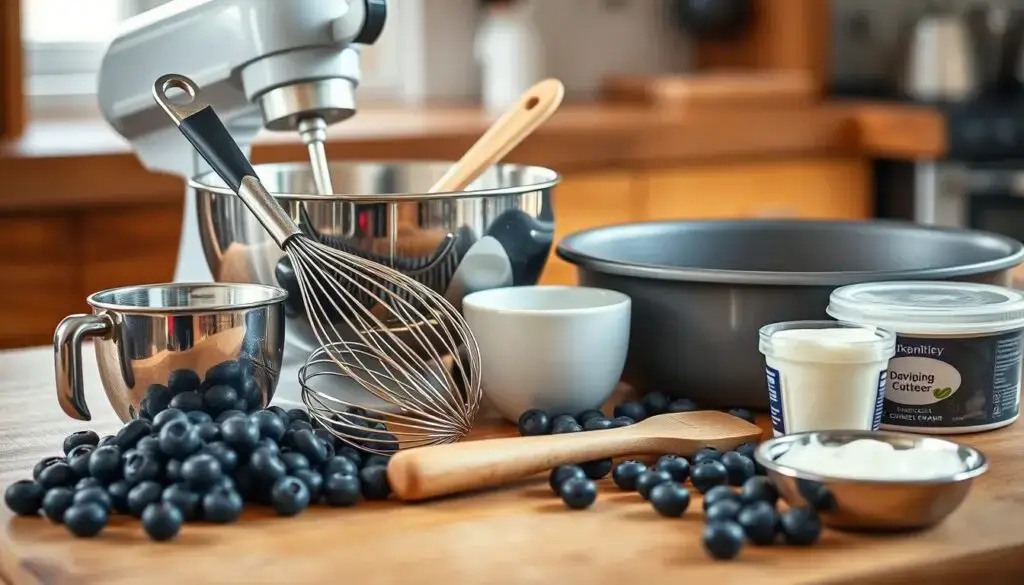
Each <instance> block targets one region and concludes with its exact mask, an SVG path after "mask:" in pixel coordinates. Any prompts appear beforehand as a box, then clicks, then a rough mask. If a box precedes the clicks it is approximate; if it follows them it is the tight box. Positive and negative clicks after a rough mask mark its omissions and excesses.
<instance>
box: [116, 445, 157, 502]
mask: <svg viewBox="0 0 1024 585" xmlns="http://www.w3.org/2000/svg"><path fill="white" fill-rule="evenodd" d="M161 471H162V469H161V467H160V461H159V460H158V459H157V458H155V457H153V456H152V455H151V454H149V453H145V452H143V451H130V452H128V453H126V454H125V456H124V480H125V481H127V482H128V483H130V484H131V485H138V484H140V483H142V482H144V481H156V480H159V479H160V474H161ZM139 512H140V513H141V512H142V511H141V510H140V511H139Z"/></svg>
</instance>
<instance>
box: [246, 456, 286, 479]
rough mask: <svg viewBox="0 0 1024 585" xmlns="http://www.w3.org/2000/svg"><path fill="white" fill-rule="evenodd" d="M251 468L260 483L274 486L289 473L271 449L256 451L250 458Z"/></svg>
mask: <svg viewBox="0 0 1024 585" xmlns="http://www.w3.org/2000/svg"><path fill="white" fill-rule="evenodd" d="M249 468H250V469H251V470H252V472H253V473H254V474H255V476H256V477H257V478H259V479H260V481H262V482H264V483H265V484H267V485H272V484H273V483H274V482H275V481H277V480H279V479H281V478H282V477H284V476H285V474H286V473H288V468H287V467H285V465H284V461H281V458H280V457H278V456H277V454H276V453H274V452H272V451H270V450H269V449H256V450H255V451H253V452H252V456H251V457H250V458H249Z"/></svg>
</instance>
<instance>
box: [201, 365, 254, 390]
mask: <svg viewBox="0 0 1024 585" xmlns="http://www.w3.org/2000/svg"><path fill="white" fill-rule="evenodd" d="M245 378H246V371H245V367H244V366H243V364H242V362H240V361H238V360H227V361H224V362H221V363H219V364H217V365H215V366H213V367H211V368H210V369H208V370H206V374H204V375H203V383H202V384H201V387H203V388H208V389H209V388H212V387H215V386H217V385H219V384H226V385H228V386H230V387H232V388H235V389H239V388H241V387H242V385H243V384H244V383H245Z"/></svg>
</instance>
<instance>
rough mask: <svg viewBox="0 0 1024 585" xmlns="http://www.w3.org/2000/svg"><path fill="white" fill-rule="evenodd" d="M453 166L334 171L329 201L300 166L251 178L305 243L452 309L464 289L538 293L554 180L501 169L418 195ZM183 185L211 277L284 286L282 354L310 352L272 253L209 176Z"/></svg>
mask: <svg viewBox="0 0 1024 585" xmlns="http://www.w3.org/2000/svg"><path fill="white" fill-rule="evenodd" d="M451 164H452V163H440V162H347V163H332V164H331V180H332V182H333V184H334V189H335V190H336V191H337V192H339V193H344V195H329V196H320V195H315V193H316V187H315V184H314V182H313V174H312V171H311V169H310V166H309V165H308V164H305V163H284V164H264V165H256V167H255V169H256V173H257V174H258V175H259V177H260V180H261V181H262V182H263V184H264V185H266V187H267V189H268V190H269V191H270V192H271V193H274V194H275V196H276V198H277V201H278V202H279V203H281V205H282V206H284V208H285V209H286V210H287V211H288V212H289V213H290V214H291V216H292V218H293V219H294V220H295V221H296V223H298V224H299V225H300V227H302V228H303V229H304V230H305V231H306V232H307V233H308V234H309V235H310V236H311V237H314V238H315V239H317V240H319V241H320V242H321V243H325V244H328V245H330V246H331V247H333V248H336V249H340V250H344V251H346V252H351V253H354V254H358V255H360V256H363V257H367V258H370V259H374V260H377V261H379V262H381V263H384V264H389V265H391V266H393V267H395V268H397V269H399V270H400V271H402V272H404V273H406V274H408V275H409V276H412V277H413V278H416V279H417V280H419V281H420V282H422V283H424V284H427V285H428V286H430V287H431V288H433V289H434V290H436V291H437V292H439V293H442V294H444V295H445V296H446V297H447V298H448V300H449V301H451V302H452V303H453V304H454V305H455V306H456V307H457V308H460V309H461V306H462V298H463V297H464V296H465V295H467V294H469V293H471V292H475V291H478V290H485V289H489V288H497V287H502V286H520V285H531V284H536V283H537V280H538V279H539V278H540V274H541V271H542V270H543V269H544V264H545V262H546V261H547V256H548V253H549V251H550V249H551V243H552V239H553V237H554V230H555V224H554V211H553V209H552V207H551V192H552V189H553V188H554V186H555V185H556V184H557V183H558V181H559V176H558V174H557V173H555V172H554V171H552V170H549V169H546V168H542V167H535V166H523V165H514V164H500V165H496V166H494V167H493V168H491V169H489V170H488V171H487V172H485V173H484V175H483V176H481V177H480V178H479V179H478V180H476V181H475V182H474V183H473V184H471V185H470V187H469V188H468V189H467V190H466V191H460V192H456V193H427V191H428V190H429V189H430V188H431V186H432V185H433V184H434V183H435V182H436V181H437V180H438V179H440V178H441V177H442V175H444V173H445V171H447V170H448V168H449V167H450V166H451ZM189 187H191V188H192V189H193V190H194V192H195V197H196V202H197V207H198V220H199V231H200V234H201V237H202V241H203V248H204V250H205V252H206V261H207V263H208V264H209V266H210V270H211V272H212V273H213V276H214V278H215V279H216V280H217V281H219V282H246V283H257V284H268V285H274V286H280V287H281V288H284V289H285V290H286V291H288V293H289V297H288V300H287V301H286V304H285V307H286V313H287V317H288V318H287V332H288V345H289V346H294V347H296V348H299V349H301V350H302V351H305V352H309V351H312V350H313V349H314V348H315V347H317V343H316V339H315V337H314V335H313V332H312V330H311V328H310V326H309V322H308V319H307V317H306V312H305V309H304V307H303V306H302V297H301V295H300V294H299V291H298V285H297V283H296V281H295V278H294V273H293V272H292V270H291V265H290V263H289V262H288V259H287V257H286V256H284V253H283V251H282V250H281V248H279V247H278V245H277V244H276V243H274V241H273V240H272V239H271V238H270V236H269V234H268V233H267V231H266V230H265V229H263V226H262V225H260V223H259V222H258V221H257V220H256V218H255V217H254V216H253V215H252V213H251V212H250V211H249V209H248V208H246V207H245V205H244V204H243V203H242V201H241V200H240V199H239V198H238V197H237V196H235V194H234V193H232V192H231V191H230V189H228V188H227V187H226V186H225V184H224V182H223V181H222V180H221V179H220V178H219V177H217V176H216V175H215V174H213V173H208V174H204V175H200V176H198V177H195V178H193V179H192V180H191V181H189ZM396 328H397V325H396Z"/></svg>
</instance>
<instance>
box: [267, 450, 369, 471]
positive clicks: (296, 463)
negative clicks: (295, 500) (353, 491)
mask: <svg viewBox="0 0 1024 585" xmlns="http://www.w3.org/2000/svg"><path fill="white" fill-rule="evenodd" d="M279 457H281V461H282V462H283V463H284V466H285V469H287V470H288V473H292V472H295V471H298V470H300V469H309V468H310V466H309V459H306V456H305V455H303V454H302V453H299V452H298V451H289V452H288V453H281V454H280V455H279ZM335 459H340V460H342V461H345V463H344V464H338V465H345V464H348V465H351V466H352V467H351V469H355V471H354V472H352V474H355V473H356V472H358V471H359V468H358V467H356V465H355V464H354V463H352V461H350V460H349V459H346V458H344V457H336V458H335ZM333 460H334V459H332V460H331V461H333ZM331 461H328V462H327V463H331ZM324 469H325V470H326V469H327V464H324Z"/></svg>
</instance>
